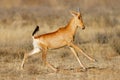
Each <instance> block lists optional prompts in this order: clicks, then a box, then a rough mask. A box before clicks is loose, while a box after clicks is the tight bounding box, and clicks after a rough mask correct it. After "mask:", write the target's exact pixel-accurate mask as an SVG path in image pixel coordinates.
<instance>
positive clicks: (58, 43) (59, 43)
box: [21, 11, 95, 71]
mask: <svg viewBox="0 0 120 80" xmlns="http://www.w3.org/2000/svg"><path fill="white" fill-rule="evenodd" d="M71 14H72V15H73V18H72V19H71V20H70V22H69V23H68V24H67V25H66V26H65V27H62V28H59V29H58V30H57V31H54V32H51V33H47V34H42V35H38V36H35V35H34V34H35V33H36V32H37V31H38V30H39V26H37V27H36V29H35V30H34V32H33V34H32V38H33V47H34V49H33V50H32V51H31V52H29V53H26V54H24V58H23V61H22V64H21V68H23V66H24V62H25V59H26V58H27V57H28V56H31V55H33V54H35V53H38V52H40V51H42V60H43V62H44V63H45V64H46V65H48V66H49V67H50V68H51V69H53V70H54V71H56V70H57V69H56V68H54V67H53V66H52V65H51V64H49V63H48V62H47V61H46V54H47V50H48V49H56V48H60V47H64V46H68V47H69V48H70V50H71V51H72V52H73V54H74V55H75V57H76V59H77V60H78V62H79V64H80V66H81V67H82V68H83V69H86V68H85V67H84V66H83V64H82V63H81V61H80V59H79V58H78V55H77V53H76V51H75V50H78V51H80V52H81V53H82V54H83V55H84V56H86V57H87V58H88V59H90V60H92V61H95V59H92V58H91V57H90V56H88V55H87V54H85V53H84V52H83V51H82V50H81V49H80V48H79V47H78V46H76V45H75V44H73V38H74V37H73V36H74V35H75V32H76V29H77V28H78V27H81V28H82V29H85V26H84V24H83V20H82V15H81V13H80V12H75V11H72V12H71Z"/></svg>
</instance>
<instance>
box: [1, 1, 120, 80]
mask: <svg viewBox="0 0 120 80" xmlns="http://www.w3.org/2000/svg"><path fill="white" fill-rule="evenodd" d="M78 8H80V10H81V13H82V18H83V22H84V24H85V26H86V29H85V30H84V31H83V30H81V29H80V28H79V29H78V30H77V33H76V34H75V41H74V43H75V44H77V45H78V46H79V47H80V48H81V49H83V50H84V51H85V52H86V53H87V54H88V55H90V56H92V57H94V58H95V59H97V61H98V62H97V63H93V62H90V61H89V60H87V59H86V58H84V57H82V56H79V57H80V59H81V60H82V61H83V63H84V62H85V66H86V67H87V68H90V69H88V71H87V72H83V73H81V72H79V70H78V72H77V71H76V70H75V71H74V70H73V71H70V73H69V71H68V73H67V75H66V73H65V74H64V73H63V74H64V75H62V74H57V76H56V73H53V74H51V75H49V73H50V72H51V71H50V70H49V68H47V69H48V70H46V68H45V67H44V66H41V64H42V61H41V58H40V57H41V54H38V55H36V56H34V57H31V58H29V59H28V61H27V62H26V64H25V71H21V70H20V68H19V67H20V64H21V61H22V59H23V54H24V53H25V52H29V51H30V50H32V38H31V34H32V32H33V30H34V29H35V27H36V25H39V26H40V31H39V32H38V33H37V34H44V33H48V32H52V31H55V30H57V29H58V28H60V27H64V26H65V25H67V23H68V22H69V20H70V19H71V18H72V15H71V14H70V11H71V10H72V11H77V10H78ZM48 53H52V54H48V55H49V56H48V61H50V62H51V63H52V64H53V65H54V66H55V67H59V68H62V69H71V68H78V67H79V64H77V61H76V59H75V58H74V56H73V54H72V53H71V52H70V51H69V49H68V48H65V49H64V48H62V49H58V50H53V51H49V52H48ZM56 53H57V54H56ZM53 57H54V58H53ZM71 60H72V63H71ZM119 61H120V0H0V64H1V65H0V69H1V70H0V79H1V80H41V78H42V79H43V80H45V79H46V80H56V79H60V80H61V79H62V80H66V79H73V80H79V79H81V80H93V79H94V80H100V79H101V80H119V79H120V76H119V74H120V63H119ZM56 62H57V63H56ZM38 64H40V65H38ZM92 67H93V68H92ZM94 67H95V68H94ZM71 72H72V73H71ZM74 73H75V74H74ZM44 76H47V77H44ZM75 76H76V77H75Z"/></svg>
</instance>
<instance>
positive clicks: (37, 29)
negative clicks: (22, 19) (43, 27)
mask: <svg viewBox="0 0 120 80" xmlns="http://www.w3.org/2000/svg"><path fill="white" fill-rule="evenodd" d="M38 31H39V26H36V28H35V30H34V31H33V33H32V36H34V35H35V33H36V32H38Z"/></svg>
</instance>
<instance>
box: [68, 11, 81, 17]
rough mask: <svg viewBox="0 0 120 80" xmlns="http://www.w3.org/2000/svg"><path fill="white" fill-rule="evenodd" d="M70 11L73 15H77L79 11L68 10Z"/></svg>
mask: <svg viewBox="0 0 120 80" xmlns="http://www.w3.org/2000/svg"><path fill="white" fill-rule="evenodd" d="M70 13H71V14H72V15H73V16H74V17H75V16H78V15H79V13H78V12H75V11H70Z"/></svg>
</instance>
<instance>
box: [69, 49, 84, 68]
mask: <svg viewBox="0 0 120 80" xmlns="http://www.w3.org/2000/svg"><path fill="white" fill-rule="evenodd" d="M69 48H70V49H71V51H72V52H73V54H74V55H75V57H76V59H77V60H78V62H79V64H80V66H81V67H82V68H83V69H86V68H85V67H84V66H83V64H82V62H81V61H80V59H79V58H78V55H77V53H76V52H75V50H74V48H72V47H69Z"/></svg>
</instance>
